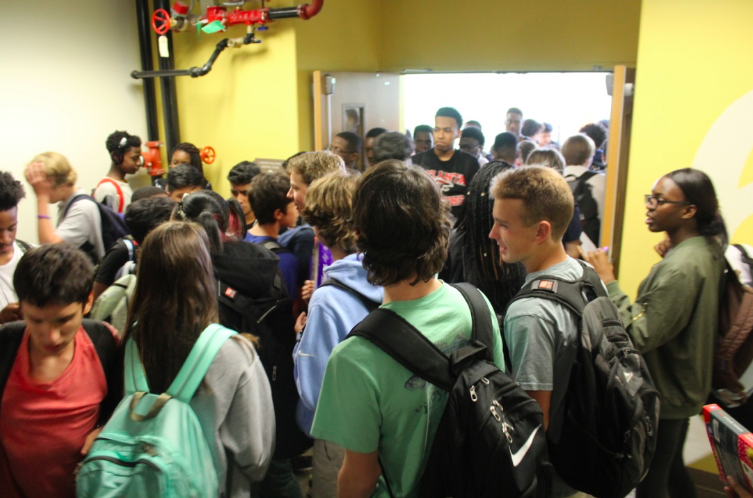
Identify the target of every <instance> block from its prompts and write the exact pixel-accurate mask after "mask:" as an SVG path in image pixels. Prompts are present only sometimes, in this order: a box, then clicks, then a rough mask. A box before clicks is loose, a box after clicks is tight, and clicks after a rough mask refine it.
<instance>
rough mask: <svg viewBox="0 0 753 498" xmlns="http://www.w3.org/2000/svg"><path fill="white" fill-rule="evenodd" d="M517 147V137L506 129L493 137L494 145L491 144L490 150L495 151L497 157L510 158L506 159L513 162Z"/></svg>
mask: <svg viewBox="0 0 753 498" xmlns="http://www.w3.org/2000/svg"><path fill="white" fill-rule="evenodd" d="M517 148H518V137H516V136H515V135H514V134H513V133H510V132H507V131H506V132H504V133H500V134H499V135H497V136H496V137H494V145H493V146H492V150H494V151H495V152H496V154H497V157H502V158H503V159H504V158H507V159H510V160H509V161H508V162H509V163H510V164H512V163H514V162H515V154H516V153H517V150H518V149H517Z"/></svg>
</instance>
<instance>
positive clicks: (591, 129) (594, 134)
mask: <svg viewBox="0 0 753 498" xmlns="http://www.w3.org/2000/svg"><path fill="white" fill-rule="evenodd" d="M578 131H579V132H580V133H583V134H585V135H588V137H589V138H591V140H593V141H594V145H595V146H596V148H597V149H601V147H602V146H603V145H604V141H605V140H606V139H607V129H606V128H604V125H603V124H601V123H589V124H587V125H586V126H584V127H583V128H581V129H580V130H578Z"/></svg>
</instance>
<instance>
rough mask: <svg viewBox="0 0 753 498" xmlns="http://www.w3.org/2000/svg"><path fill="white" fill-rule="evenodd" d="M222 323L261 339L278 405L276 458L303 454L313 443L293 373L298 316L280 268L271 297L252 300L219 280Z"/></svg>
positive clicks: (273, 393) (264, 360) (270, 381)
mask: <svg viewBox="0 0 753 498" xmlns="http://www.w3.org/2000/svg"><path fill="white" fill-rule="evenodd" d="M218 288H219V311H220V324H221V325H223V326H225V327H227V328H229V329H232V330H237V331H239V332H248V333H250V334H253V335H255V336H256V337H258V338H259V343H260V344H259V348H258V353H259V359H260V360H261V363H262V365H263V366H264V370H265V371H266V372H267V377H268V378H269V385H270V387H271V388H272V402H273V403H274V408H275V422H276V436H277V437H276V445H275V454H274V458H276V459H279V458H291V457H294V456H297V455H300V454H301V453H303V452H304V451H306V450H307V449H308V448H310V447H311V446H312V444H313V441H312V440H311V439H310V438H309V437H307V436H306V435H305V434H304V433H303V432H302V431H301V430H300V428H298V424H297V423H296V420H295V412H296V407H297V405H298V400H299V395H298V388H297V386H296V384H295V377H294V376H293V348H294V346H295V335H296V334H295V331H294V329H295V319H294V317H293V301H292V300H291V299H290V298H289V297H288V293H287V290H286V289H285V283H284V282H283V280H282V274H281V273H280V272H279V271H278V272H277V275H276V276H275V278H274V282H273V284H272V287H271V289H270V290H269V293H268V295H267V297H264V298H259V299H251V298H249V297H247V296H244V295H243V294H241V293H240V292H238V291H237V290H235V289H233V288H231V287H229V286H228V285H227V284H225V283H224V282H222V281H219V282H218Z"/></svg>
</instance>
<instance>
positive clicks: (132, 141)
mask: <svg viewBox="0 0 753 498" xmlns="http://www.w3.org/2000/svg"><path fill="white" fill-rule="evenodd" d="M105 147H107V152H109V153H110V157H112V162H113V163H114V164H123V157H124V156H125V153H126V152H128V151H129V150H131V148H132V147H139V148H140V147H141V139H140V138H139V137H137V136H136V135H131V134H129V133H128V132H127V131H114V132H112V133H110V136H109V137H107V140H105Z"/></svg>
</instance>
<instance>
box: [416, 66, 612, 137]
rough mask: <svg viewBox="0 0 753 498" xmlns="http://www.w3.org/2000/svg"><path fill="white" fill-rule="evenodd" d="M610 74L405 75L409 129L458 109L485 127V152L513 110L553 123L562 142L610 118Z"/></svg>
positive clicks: (464, 115)
mask: <svg viewBox="0 0 753 498" xmlns="http://www.w3.org/2000/svg"><path fill="white" fill-rule="evenodd" d="M607 74H608V73H502V74H498V73H449V74H407V75H403V76H402V78H403V88H404V94H403V95H404V119H405V127H406V128H407V129H409V130H411V132H412V131H413V128H414V127H416V126H417V125H420V124H427V125H429V126H432V127H433V126H434V114H435V113H436V111H437V109H439V108H440V107H445V106H448V107H454V108H456V109H457V110H458V111H459V112H460V114H461V115H462V116H463V120H464V121H468V120H475V121H478V122H480V123H481V126H482V131H483V133H484V137H485V138H486V145H485V147H484V148H485V150H489V147H490V146H491V145H492V143H494V137H495V136H496V135H497V134H498V133H502V132H503V131H505V125H504V121H505V113H506V112H507V109H509V108H510V107H517V108H519V109H520V110H522V111H523V119H528V118H532V119H535V120H536V121H539V122H544V121H545V122H547V123H549V124H551V125H552V126H553V128H554V130H553V131H552V140H554V141H556V142H559V143H560V144H561V143H562V142H563V141H564V140H565V139H566V138H567V137H569V136H572V135H574V134H576V133H578V130H579V129H580V128H581V127H582V126H583V125H586V124H588V123H593V122H595V121H600V120H602V119H609V117H610V112H611V109H612V98H611V97H610V96H609V95H607V89H606V75H607Z"/></svg>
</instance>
